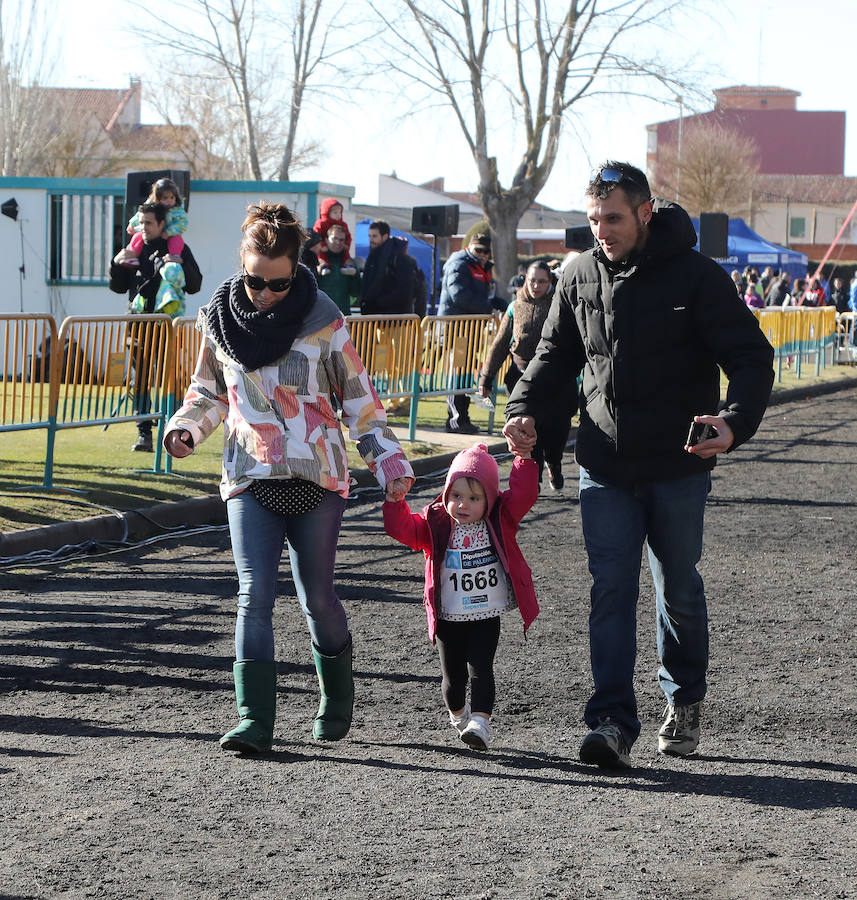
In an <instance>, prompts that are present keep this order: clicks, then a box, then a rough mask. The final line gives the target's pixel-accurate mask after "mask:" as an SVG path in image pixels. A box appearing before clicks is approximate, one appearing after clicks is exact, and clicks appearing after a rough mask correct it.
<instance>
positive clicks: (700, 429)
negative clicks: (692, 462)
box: [685, 422, 717, 447]
mask: <svg viewBox="0 0 857 900" xmlns="http://www.w3.org/2000/svg"><path fill="white" fill-rule="evenodd" d="M713 437H717V429H716V428H712V427H711V426H710V425H706V424H705V423H703V422H691V423H690V429H689V430H688V432H687V440H686V441H685V446H686V447H695V446H696V445H697V444H701V443H702V442H703V441H707V440H709V439H710V438H713Z"/></svg>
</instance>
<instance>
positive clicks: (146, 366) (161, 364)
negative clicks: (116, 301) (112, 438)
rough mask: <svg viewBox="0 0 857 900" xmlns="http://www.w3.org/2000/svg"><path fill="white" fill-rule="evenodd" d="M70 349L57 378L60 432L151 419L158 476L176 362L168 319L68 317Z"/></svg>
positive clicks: (64, 329)
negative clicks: (174, 363)
mask: <svg viewBox="0 0 857 900" xmlns="http://www.w3.org/2000/svg"><path fill="white" fill-rule="evenodd" d="M59 342H60V345H61V346H66V345H67V346H68V353H66V355H65V359H63V360H62V361H61V364H58V365H57V367H56V369H55V373H56V378H57V383H58V397H57V412H56V425H55V427H56V428H57V429H58V430H59V429H65V428H81V427H86V426H91V425H103V426H104V427H105V428H106V427H108V426H109V425H112V424H114V423H116V422H141V421H146V420H149V419H151V420H153V421H154V422H155V423H157V425H158V429H157V433H158V440H157V441H156V442H155V462H154V466H153V471H155V472H158V471H160V465H161V456H162V451H161V443H160V437H161V436H162V434H163V426H164V421H165V411H166V397H167V390H168V386H169V383H170V381H171V370H172V363H173V334H172V321H171V319H170V317H169V316H166V315H157V314H155V315H139V316H137V315H135V316H92V317H89V316H69V317H68V318H67V319H65V321H64V322H63V323H62V325H61V327H60V333H59Z"/></svg>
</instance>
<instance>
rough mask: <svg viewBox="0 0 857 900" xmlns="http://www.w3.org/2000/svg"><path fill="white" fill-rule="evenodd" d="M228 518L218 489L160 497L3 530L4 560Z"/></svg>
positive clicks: (361, 473) (0, 553)
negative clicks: (123, 508) (169, 499)
mask: <svg viewBox="0 0 857 900" xmlns="http://www.w3.org/2000/svg"><path fill="white" fill-rule="evenodd" d="M479 439H480V438H479V435H474V438H473V440H474V442H476V441H478V440H479ZM482 440H483V441H484V443H485V444H486V446H487V447H488V450H489V451H490V452H491V453H500V452H503V451H505V450H506V442H505V441H499V442H495V443H488V441H489V440H492V436H489V435H483V436H482ZM458 452H459V451H457V450H453V451H451V452H449V453H439V454H437V455H435V456H423V457H418V458H416V459H412V460H411V466H412V467H413V469H414V473H415V474H416V475H417V476H418V477H419V476H421V475H427V474H429V473H431V472H434V471H436V470H443V469H444V468H446V467H447V466H448V465H449V464H450V463H451V462H452V460H453V457H454V456H455V455H456V453H458ZM351 475H352V477H353V478H354V480H355V481H356V482H357V487H358V488H365V487H376V486H377V484H378V482H377V481H376V480H375V476H374V475H373V474H372V473H371V472H370V471H369V470H368V469H353V470H352V472H351ZM379 498H380V493H379ZM225 524H226V504H225V503H224V502H223V500H221V499H220V495H219V494H210V495H208V496H205V497H194V498H192V499H190V500H180V501H177V502H175V503H158V504H157V505H156V506H147V507H144V508H143V509H133V510H129V511H128V512H125V513H122V514H121V515H104V516H91V517H90V518H88V519H76V520H72V521H69V522H58V523H56V524H55V525H45V526H42V527H41V528H27V529H25V530H23V531H12V532H7V533H5V534H0V563H2V562H6V561H9V560H12V559H17V558H19V557H22V556H26V555H27V554H29V553H35V552H38V551H46V552H50V551H53V550H59V549H61V548H62V547H67V546H71V547H76V546H79V545H82V544H87V543H93V544H95V543H100V544H104V543H114V542H115V543H123V542H125V541H128V542H131V543H134V542H137V541H144V540H146V539H147V538H150V537H155V536H156V535H163V534H166V533H167V532H169V531H173V530H179V529H182V528H194V527H200V526H204V525H225Z"/></svg>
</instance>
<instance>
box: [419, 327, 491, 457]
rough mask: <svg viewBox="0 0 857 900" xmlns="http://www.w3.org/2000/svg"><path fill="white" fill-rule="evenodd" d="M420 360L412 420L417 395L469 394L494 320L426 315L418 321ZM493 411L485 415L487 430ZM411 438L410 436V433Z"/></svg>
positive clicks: (473, 387)
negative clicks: (487, 419)
mask: <svg viewBox="0 0 857 900" xmlns="http://www.w3.org/2000/svg"><path fill="white" fill-rule="evenodd" d="M421 328H422V344H423V350H422V363H421V369H420V376H419V379H418V382H417V390H416V391H415V393H414V401H413V404H412V407H413V408H412V420H413V421H414V422H415V421H416V411H415V410H416V407H417V405H418V403H419V399H420V397H448V396H450V395H451V394H469V393H472V392H473V391H474V390H475V388H476V387H477V385H478V382H479V370H480V369H481V367H482V363H483V362H484V361H485V357H486V356H487V355H488V348H489V347H490V346H491V341H492V340H493V338H494V334H495V333H496V330H497V319H496V318H495V317H494V316H491V315H485V316H428V317H427V318H425V319H423V320H422V324H421ZM493 426H494V414H493V412H492V414H491V415H490V416H489V422H488V428H489V432H490V430H491V429H492V428H493ZM411 440H413V435H411Z"/></svg>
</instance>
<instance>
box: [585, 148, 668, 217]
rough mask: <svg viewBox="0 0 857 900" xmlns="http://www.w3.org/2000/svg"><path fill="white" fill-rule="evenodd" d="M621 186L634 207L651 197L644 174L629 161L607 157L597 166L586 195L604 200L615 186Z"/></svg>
mask: <svg viewBox="0 0 857 900" xmlns="http://www.w3.org/2000/svg"><path fill="white" fill-rule="evenodd" d="M618 187H620V188H622V190H623V191H624V192H625V195H626V196H627V198H628V202H629V203H630V204H631V206H632V207H634V208H635V209H636V208H637V207H638V206H640V204H642V203H645V202H646V201H647V200H651V199H652V191H651V188H650V187H649V180H648V179H647V178H646V176H645V174H644V173H643V172H641V171H640V170H639V169H638V168H636V167H635V166H632V165H631V164H630V163H624V162H616V161H614V160H612V159H608V160H607V162H605V163H604V164H603V165H601V166H599V167H598V170H597V172H596V173H595V176H594V177H593V179H592V181H590V182H589V186H588V187H587V188H586V196H587V197H590V198H591V199H593V200H606V199H607V197H608V196H610V194H611V193H612V192H613V191H614V190H616V188H618Z"/></svg>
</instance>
